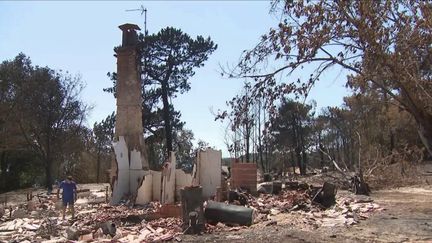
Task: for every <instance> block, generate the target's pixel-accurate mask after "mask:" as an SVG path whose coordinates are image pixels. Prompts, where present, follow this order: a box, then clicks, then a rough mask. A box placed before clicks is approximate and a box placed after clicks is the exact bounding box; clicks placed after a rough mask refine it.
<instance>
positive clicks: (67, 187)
mask: <svg viewBox="0 0 432 243" xmlns="http://www.w3.org/2000/svg"><path fill="white" fill-rule="evenodd" d="M60 188H61V189H63V192H62V196H63V202H73V201H74V190H76V184H75V182H74V181H70V182H67V181H62V182H61V183H60Z"/></svg>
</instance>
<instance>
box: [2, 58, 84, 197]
mask: <svg viewBox="0 0 432 243" xmlns="http://www.w3.org/2000/svg"><path fill="white" fill-rule="evenodd" d="M0 80H1V100H0V102H1V107H2V108H1V109H2V111H5V112H2V113H1V116H2V117H1V118H0V120H1V128H2V129H1V130H2V132H3V133H4V135H5V137H8V140H6V143H5V144H3V145H2V147H1V153H3V156H2V168H1V170H2V171H1V173H2V177H3V176H5V173H9V172H10V170H9V171H8V169H5V168H9V169H10V168H13V166H12V164H11V163H18V162H17V161H19V160H20V159H21V160H22V159H24V158H27V159H29V157H25V156H28V155H30V154H31V155H33V156H34V158H32V159H29V161H33V162H32V165H34V166H35V167H33V166H32V167H30V168H38V167H39V166H42V168H43V169H44V174H45V184H46V186H47V187H48V189H51V188H52V181H53V170H55V168H58V166H59V165H60V163H61V162H62V161H63V160H64V159H65V156H67V155H70V156H72V155H73V154H75V153H76V152H77V151H72V150H71V146H70V144H71V143H72V142H73V141H74V139H73V137H74V136H75V135H77V134H79V131H81V130H82V129H83V126H82V125H81V123H82V122H83V120H84V118H85V116H86V113H87V111H88V109H89V108H88V107H87V106H85V105H84V104H83V103H82V102H81V101H80V100H79V94H80V92H81V90H82V84H81V80H80V77H79V76H77V77H72V76H71V75H69V74H68V73H61V72H56V71H54V70H52V69H50V68H48V67H39V66H33V65H32V64H31V61H30V58H28V57H27V56H25V55H24V54H19V55H18V56H17V57H16V58H15V59H14V60H11V61H4V62H3V63H1V64H0ZM16 151H25V153H23V156H24V157H21V156H20V155H19V154H18V155H16V156H18V157H20V158H17V160H15V161H14V160H9V159H7V157H8V156H7V154H11V153H12V154H14V153H15V152H16ZM5 154H6V155H5ZM12 154H11V155H12ZM36 171H38V170H37V169H36Z"/></svg>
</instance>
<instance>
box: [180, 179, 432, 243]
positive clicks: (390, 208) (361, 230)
mask: <svg viewBox="0 0 432 243" xmlns="http://www.w3.org/2000/svg"><path fill="white" fill-rule="evenodd" d="M371 198H372V199H374V202H375V203H378V204H379V205H380V206H382V207H383V208H384V209H385V210H383V211H381V212H377V213H375V214H373V215H372V216H371V217H370V218H369V219H367V220H364V221H361V222H360V224H358V225H355V226H350V227H345V226H338V227H321V228H318V229H298V228H295V227H293V226H292V225H291V224H290V222H289V220H282V221H278V223H277V225H270V226H265V224H264V223H261V224H257V225H253V226H251V227H250V228H247V229H241V230H239V231H236V232H218V233H212V234H208V235H202V236H183V237H182V239H183V241H184V242H339V243H340V242H432V203H431V201H432V187H431V186H424V187H422V188H419V187H404V188H397V189H392V190H380V191H376V192H374V193H372V194H371Z"/></svg>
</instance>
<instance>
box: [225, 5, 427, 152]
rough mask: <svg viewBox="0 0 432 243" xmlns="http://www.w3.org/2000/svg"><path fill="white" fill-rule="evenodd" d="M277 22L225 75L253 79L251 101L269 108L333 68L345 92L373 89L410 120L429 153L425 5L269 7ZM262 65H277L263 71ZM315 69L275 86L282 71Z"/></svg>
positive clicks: (304, 89)
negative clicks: (344, 75)
mask: <svg viewBox="0 0 432 243" xmlns="http://www.w3.org/2000/svg"><path fill="white" fill-rule="evenodd" d="M273 11H274V13H279V14H280V16H281V18H280V19H281V22H280V23H279V25H278V27H277V28H273V29H271V30H270V31H269V33H268V34H266V35H263V37H262V39H261V42H260V43H259V44H258V45H257V46H256V47H255V48H254V49H252V50H250V51H247V52H245V53H244V56H243V58H242V60H241V62H240V63H239V64H238V65H237V66H236V68H235V69H234V70H232V71H231V72H230V75H231V76H232V77H249V78H253V79H254V84H253V86H252V91H251V93H252V96H261V97H266V98H267V99H268V100H269V102H268V104H272V103H273V101H275V100H277V99H279V98H280V97H281V96H283V95H284V94H286V93H293V94H295V95H296V96H303V95H307V93H308V92H309V90H310V88H311V87H312V86H313V85H314V83H315V82H316V81H318V80H319V78H320V77H321V76H322V74H323V73H325V72H327V71H329V70H330V68H331V67H333V66H339V67H342V68H344V69H346V70H348V71H349V72H350V76H349V78H348V79H347V83H346V84H347V86H349V87H353V88H355V89H358V90H360V93H361V91H363V90H365V89H375V90H377V91H378V92H380V93H381V95H384V94H385V95H387V96H388V97H389V98H391V100H392V103H393V104H394V105H397V106H399V107H400V108H401V109H403V110H405V111H407V112H408V113H409V114H410V115H411V116H412V117H413V119H414V120H415V122H416V124H417V127H418V132H419V135H420V138H421V139H422V142H423V145H424V146H425V148H426V149H427V150H428V151H429V154H430V155H432V126H431V123H430V121H431V120H432V110H431V107H430V105H429V104H430V103H431V101H432V100H431V99H432V95H431V94H432V92H431V91H432V86H431V84H432V82H431V77H432V76H431V72H430V70H431V63H432V62H431V60H432V59H431V46H430V43H431V42H432V33H431V31H432V23H431V16H432V4H431V3H430V2H429V1H398V0H386V1H360V0H356V1H326V0H318V1H302V0H300V1H289V0H286V1H275V2H273ZM269 63H272V64H275V65H278V67H275V68H274V69H272V70H269V68H268V66H269ZM306 65H309V66H312V67H314V68H315V69H314V71H313V72H312V73H310V76H309V78H308V79H307V80H300V79H299V80H289V81H286V82H285V80H284V81H277V80H276V77H279V76H280V75H279V74H281V73H284V74H287V75H288V77H290V76H289V75H290V74H293V73H294V72H298V71H300V70H301V69H302V68H303V67H304V66H306Z"/></svg>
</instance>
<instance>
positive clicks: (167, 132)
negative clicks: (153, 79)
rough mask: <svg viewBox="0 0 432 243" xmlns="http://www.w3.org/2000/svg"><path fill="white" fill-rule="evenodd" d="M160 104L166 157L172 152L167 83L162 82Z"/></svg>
mask: <svg viewBox="0 0 432 243" xmlns="http://www.w3.org/2000/svg"><path fill="white" fill-rule="evenodd" d="M161 86H162V103H163V119H164V125H165V138H166V149H167V156H168V155H169V153H170V152H171V151H173V138H172V128H171V121H170V107H169V102H168V88H169V87H168V81H166V82H165V81H163V82H162V85H161Z"/></svg>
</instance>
